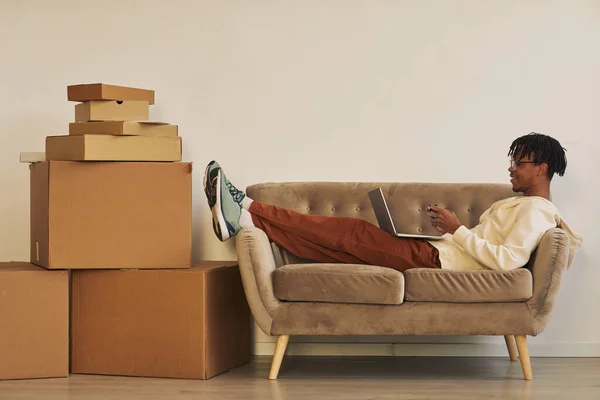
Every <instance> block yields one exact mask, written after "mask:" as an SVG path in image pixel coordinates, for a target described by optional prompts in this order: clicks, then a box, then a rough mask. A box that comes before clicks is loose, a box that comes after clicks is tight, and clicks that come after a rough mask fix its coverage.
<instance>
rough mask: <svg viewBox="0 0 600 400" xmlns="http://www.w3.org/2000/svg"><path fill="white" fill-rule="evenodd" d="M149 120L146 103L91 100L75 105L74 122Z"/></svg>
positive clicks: (148, 109)
mask: <svg viewBox="0 0 600 400" xmlns="http://www.w3.org/2000/svg"><path fill="white" fill-rule="evenodd" d="M149 119H150V105H149V104H148V102H147V101H132V100H130V101H112V100H91V101H86V102H85V103H79V104H76V105H75V122H89V121H147V120H149Z"/></svg>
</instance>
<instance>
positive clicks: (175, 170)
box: [30, 161, 192, 269]
mask: <svg viewBox="0 0 600 400" xmlns="http://www.w3.org/2000/svg"><path fill="white" fill-rule="evenodd" d="M30 177H31V189H30V195H31V219H30V220H31V230H30V232H31V262H32V263H33V264H36V265H39V266H42V267H45V268H49V269H86V268H108V269H118V268H189V267H190V265H191V254H192V167H191V164H190V163H152V162H130V163H125V162H68V161H66V162H62V161H49V162H48V161H47V162H40V163H35V164H31V165H30Z"/></svg>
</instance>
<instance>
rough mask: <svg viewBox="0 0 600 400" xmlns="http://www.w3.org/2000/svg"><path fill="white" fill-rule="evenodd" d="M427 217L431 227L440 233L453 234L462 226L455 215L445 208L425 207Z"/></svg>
mask: <svg viewBox="0 0 600 400" xmlns="http://www.w3.org/2000/svg"><path fill="white" fill-rule="evenodd" d="M427 215H429V220H430V222H431V226H433V227H434V228H435V229H437V230H438V232H441V233H451V234H454V232H456V230H457V229H458V228H460V226H461V225H462V224H461V223H460V221H459V220H458V218H457V217H456V214H454V213H453V212H452V211H450V210H448V209H446V208H442V207H438V206H429V207H427Z"/></svg>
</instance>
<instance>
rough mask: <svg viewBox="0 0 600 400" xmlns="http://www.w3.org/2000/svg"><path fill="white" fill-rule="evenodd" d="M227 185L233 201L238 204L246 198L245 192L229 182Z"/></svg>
mask: <svg viewBox="0 0 600 400" xmlns="http://www.w3.org/2000/svg"><path fill="white" fill-rule="evenodd" d="M225 185H226V186H227V189H229V193H231V196H232V197H233V200H234V201H235V202H236V203H241V202H242V200H243V199H244V196H245V195H244V192H242V191H241V190H239V189H238V188H236V187H235V186H233V185H232V184H231V182H229V181H227V182H225Z"/></svg>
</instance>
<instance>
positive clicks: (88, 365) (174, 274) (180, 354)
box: [71, 261, 251, 379]
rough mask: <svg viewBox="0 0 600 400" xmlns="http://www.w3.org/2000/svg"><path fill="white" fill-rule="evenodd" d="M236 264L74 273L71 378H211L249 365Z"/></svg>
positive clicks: (245, 319)
mask: <svg viewBox="0 0 600 400" xmlns="http://www.w3.org/2000/svg"><path fill="white" fill-rule="evenodd" d="M235 264H236V262H227V261H205V262H195V263H194V266H193V267H192V268H191V269H188V270H153V271H150V270H128V271H123V270H121V271H101V270H97V271H73V272H72V302H71V373H74V374H101V375H125V376H144V377H160V378H188V379H208V378H211V377H213V376H215V375H217V374H220V373H222V372H225V371H227V370H229V369H231V368H234V367H237V366H240V365H243V364H245V363H247V362H248V361H250V358H251V340H250V311H249V308H248V304H247V302H246V297H245V295H244V290H243V286H242V281H241V277H240V272H239V268H238V267H237V265H235Z"/></svg>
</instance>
